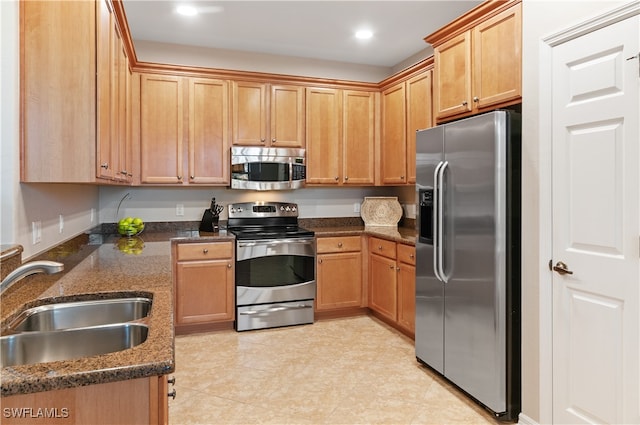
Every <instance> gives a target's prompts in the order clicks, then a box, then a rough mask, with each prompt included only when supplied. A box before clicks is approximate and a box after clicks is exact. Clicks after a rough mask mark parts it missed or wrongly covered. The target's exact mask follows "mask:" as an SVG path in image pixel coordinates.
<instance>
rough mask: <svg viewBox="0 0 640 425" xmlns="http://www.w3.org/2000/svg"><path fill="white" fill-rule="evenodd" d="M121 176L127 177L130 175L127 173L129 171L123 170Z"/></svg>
mask: <svg viewBox="0 0 640 425" xmlns="http://www.w3.org/2000/svg"><path fill="white" fill-rule="evenodd" d="M120 174H122V175H123V176H126V175H127V174H128V173H127V170H122V171H120Z"/></svg>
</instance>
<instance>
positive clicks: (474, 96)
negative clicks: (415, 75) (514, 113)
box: [425, 0, 522, 121]
mask: <svg viewBox="0 0 640 425" xmlns="http://www.w3.org/2000/svg"><path fill="white" fill-rule="evenodd" d="M521 10H522V5H521V3H520V2H519V1H517V0H516V1H513V0H511V1H506V2H504V1H498V2H485V3H483V4H481V5H480V6H478V7H477V8H475V9H473V10H472V11H470V12H469V13H468V14H466V15H463V16H462V17H461V18H460V19H459V20H458V21H454V22H452V23H451V24H450V25H449V26H447V27H445V28H443V29H441V30H439V31H438V32H436V33H434V34H431V35H430V36H428V37H427V38H425V40H426V41H427V42H428V43H430V44H431V45H433V48H434V108H435V115H436V120H437V121H444V120H449V119H453V118H457V117H460V116H466V115H471V114H474V113H478V112H484V111H488V110H491V109H495V108H497V107H501V106H507V105H510V104H514V103H519V102H520V101H521V96H522V17H521V13H522V12H521Z"/></svg>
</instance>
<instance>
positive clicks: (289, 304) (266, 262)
mask: <svg viewBox="0 0 640 425" xmlns="http://www.w3.org/2000/svg"><path fill="white" fill-rule="evenodd" d="M228 208H229V220H228V222H227V230H228V231H229V232H231V233H233V234H234V235H235V237H236V275H235V280H236V322H235V328H236V330H237V331H246V330H252V329H264V328H273V327H279V326H291V325H301V324H308V323H313V315H314V301H315V294H316V269H315V263H316V249H315V236H314V233H313V232H312V231H309V230H306V229H303V228H301V227H299V226H298V205H297V204H294V203H288V202H244V203H238V204H230V205H229V206H228Z"/></svg>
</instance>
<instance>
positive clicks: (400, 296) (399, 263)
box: [368, 236, 416, 336]
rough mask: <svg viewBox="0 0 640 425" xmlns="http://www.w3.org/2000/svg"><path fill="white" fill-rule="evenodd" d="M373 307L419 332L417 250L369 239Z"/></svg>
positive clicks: (402, 326) (409, 330)
mask: <svg viewBox="0 0 640 425" xmlns="http://www.w3.org/2000/svg"><path fill="white" fill-rule="evenodd" d="M368 247H369V257H368V260H369V266H368V267H369V308H371V310H372V311H373V312H374V313H376V314H377V315H378V316H380V317H382V318H384V319H386V320H387V321H388V322H389V323H391V324H393V325H394V326H396V327H399V328H400V329H402V330H404V331H405V333H407V334H409V335H412V336H413V335H414V333H415V285H416V283H415V281H416V278H415V247H413V246H410V245H405V244H401V243H396V242H393V241H389V240H386V239H380V238H376V237H373V236H370V237H369V244H368Z"/></svg>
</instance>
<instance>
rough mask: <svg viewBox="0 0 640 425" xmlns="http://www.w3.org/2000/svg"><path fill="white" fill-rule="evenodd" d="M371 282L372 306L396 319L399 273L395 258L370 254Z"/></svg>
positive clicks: (384, 314) (370, 300) (388, 316)
mask: <svg viewBox="0 0 640 425" xmlns="http://www.w3.org/2000/svg"><path fill="white" fill-rule="evenodd" d="M369 279H370V282H371V286H370V289H371V293H370V299H369V303H370V305H369V306H370V307H371V308H372V309H373V310H375V311H377V312H378V313H380V314H382V315H383V316H385V317H387V318H389V319H391V320H393V321H395V320H396V318H397V305H398V304H397V273H396V262H395V260H392V259H389V258H386V257H382V256H380V255H375V254H371V255H369Z"/></svg>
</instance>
